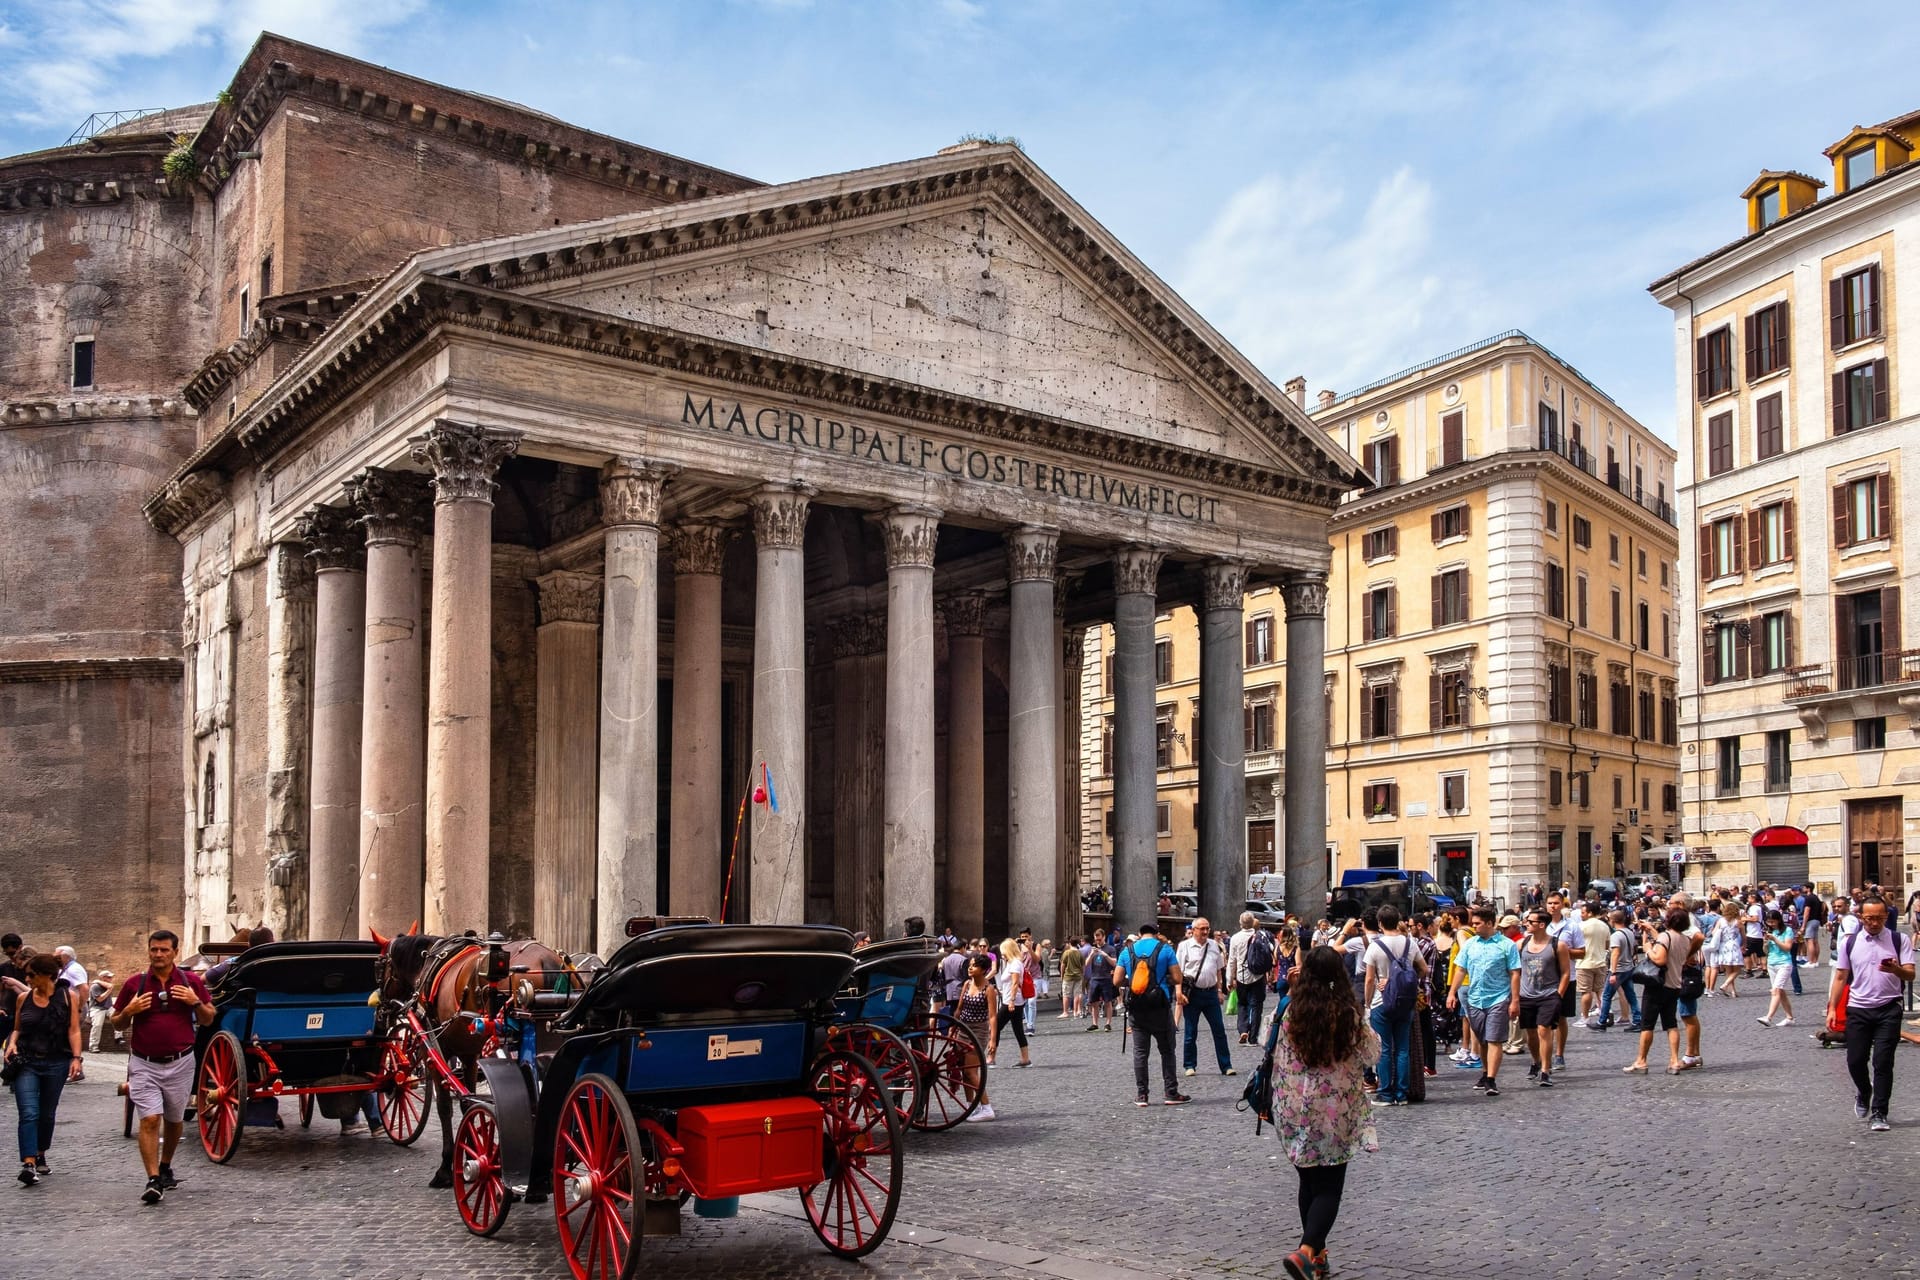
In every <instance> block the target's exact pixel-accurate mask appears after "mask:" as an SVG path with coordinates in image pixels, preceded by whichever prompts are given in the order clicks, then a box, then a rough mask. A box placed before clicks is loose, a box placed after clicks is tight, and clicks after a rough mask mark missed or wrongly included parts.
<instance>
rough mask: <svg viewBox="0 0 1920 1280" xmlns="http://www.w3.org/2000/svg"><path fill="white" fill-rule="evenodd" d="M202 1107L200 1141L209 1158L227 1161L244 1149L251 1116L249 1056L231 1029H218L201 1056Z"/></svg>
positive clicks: (200, 1111)
mask: <svg viewBox="0 0 1920 1280" xmlns="http://www.w3.org/2000/svg"><path fill="white" fill-rule="evenodd" d="M198 1111H199V1117H198V1123H199V1125H200V1145H201V1146H202V1147H204V1148H206V1152H207V1159H209V1160H211V1161H213V1162H214V1163H215V1164H225V1163H226V1162H227V1161H229V1160H231V1159H233V1153H234V1152H236V1151H238V1150H239V1149H240V1132H241V1125H242V1122H243V1121H244V1120H245V1119H246V1116H247V1058H246V1053H245V1051H244V1050H242V1049H241V1048H240V1038H239V1037H238V1036H236V1035H234V1034H233V1032H231V1031H217V1032H215V1033H214V1035H213V1038H212V1039H211V1040H209V1041H207V1051H206V1053H205V1054H204V1055H203V1056H202V1057H201V1059H200V1089H199V1107H198Z"/></svg>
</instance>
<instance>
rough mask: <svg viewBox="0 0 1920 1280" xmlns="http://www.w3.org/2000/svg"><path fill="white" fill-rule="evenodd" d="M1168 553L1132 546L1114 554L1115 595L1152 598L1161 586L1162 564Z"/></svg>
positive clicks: (1152, 548) (1155, 548) (1156, 548)
mask: <svg viewBox="0 0 1920 1280" xmlns="http://www.w3.org/2000/svg"><path fill="white" fill-rule="evenodd" d="M1166 554H1167V553H1166V552H1164V551H1162V550H1160V548H1158V547H1143V546H1139V545H1137V544H1130V545H1128V546H1124V547H1121V548H1120V549H1119V550H1118V551H1116V552H1114V553H1113V593H1114V594H1115V595H1119V596H1150V595H1153V594H1154V593H1155V592H1156V591H1157V590H1158V589H1159V585H1160V562H1161V560H1163V559H1165V558H1166Z"/></svg>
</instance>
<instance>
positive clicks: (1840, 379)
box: [1833, 360, 1892, 436]
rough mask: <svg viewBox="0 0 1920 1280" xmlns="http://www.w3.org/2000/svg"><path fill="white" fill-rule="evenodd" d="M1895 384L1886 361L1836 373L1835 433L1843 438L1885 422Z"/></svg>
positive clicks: (1834, 380)
mask: <svg viewBox="0 0 1920 1280" xmlns="http://www.w3.org/2000/svg"><path fill="white" fill-rule="evenodd" d="M1891 385H1892V384H1891V383H1890V382H1889V381H1888V378H1887V362H1886V361H1885V360H1869V361H1867V363H1865V364H1857V365H1854V366H1853V367H1852V368H1851V369H1842V370H1841V371H1840V372H1838V373H1836V374H1834V375H1833V434H1835V435H1837V436H1841V435H1845V434H1846V433H1847V432H1849V431H1859V430H1860V429H1861V428H1863V427H1871V426H1877V425H1878V424H1880V423H1882V422H1885V421H1886V420H1887V417H1888V414H1889V405H1890V403H1891V399H1890V396H1889V394H1888V393H1889V390H1890V388H1891Z"/></svg>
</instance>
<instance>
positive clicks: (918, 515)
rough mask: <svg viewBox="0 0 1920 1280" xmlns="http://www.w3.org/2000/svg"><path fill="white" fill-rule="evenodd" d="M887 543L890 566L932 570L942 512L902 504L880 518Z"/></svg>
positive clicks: (888, 566)
mask: <svg viewBox="0 0 1920 1280" xmlns="http://www.w3.org/2000/svg"><path fill="white" fill-rule="evenodd" d="M879 524H880V532H881V534H882V536H883V537H884V538H885V539H886V544H887V568H889V569H931V568H932V567H933V548H934V544H935V543H936V542H938V541H939V539H940V512H939V511H937V510H935V509H934V508H932V507H920V506H899V507H894V508H893V509H892V510H890V511H887V512H885V513H884V514H882V515H881V516H880V517H879Z"/></svg>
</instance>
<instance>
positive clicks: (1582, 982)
mask: <svg viewBox="0 0 1920 1280" xmlns="http://www.w3.org/2000/svg"><path fill="white" fill-rule="evenodd" d="M1573 981H1574V989H1575V990H1576V991H1578V992H1579V993H1580V994H1581V995H1583V996H1597V995H1599V994H1600V990H1601V988H1603V987H1605V986H1606V985H1607V969H1606V966H1605V965H1601V966H1599V967H1597V968H1593V969H1575V970H1574V971H1573Z"/></svg>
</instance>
